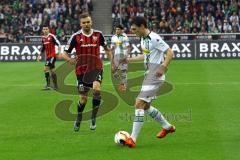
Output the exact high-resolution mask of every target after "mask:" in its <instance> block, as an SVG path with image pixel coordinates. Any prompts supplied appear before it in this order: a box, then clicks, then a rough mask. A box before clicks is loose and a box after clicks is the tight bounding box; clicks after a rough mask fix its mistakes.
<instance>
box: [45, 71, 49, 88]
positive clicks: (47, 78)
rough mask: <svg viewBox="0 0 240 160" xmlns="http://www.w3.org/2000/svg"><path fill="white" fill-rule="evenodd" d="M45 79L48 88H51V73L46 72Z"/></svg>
mask: <svg viewBox="0 0 240 160" xmlns="http://www.w3.org/2000/svg"><path fill="white" fill-rule="evenodd" d="M45 78H46V82H47V86H48V87H49V86H50V74H49V72H45Z"/></svg>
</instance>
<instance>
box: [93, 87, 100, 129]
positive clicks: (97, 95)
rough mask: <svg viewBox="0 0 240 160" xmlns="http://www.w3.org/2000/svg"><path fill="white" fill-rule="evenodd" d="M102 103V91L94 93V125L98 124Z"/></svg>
mask: <svg viewBox="0 0 240 160" xmlns="http://www.w3.org/2000/svg"><path fill="white" fill-rule="evenodd" d="M100 103H101V94H100V91H93V100H92V106H93V110H92V125H93V126H94V125H95V124H96V116H97V112H98V109H99V106H100Z"/></svg>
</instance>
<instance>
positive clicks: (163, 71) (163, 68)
mask: <svg viewBox="0 0 240 160" xmlns="http://www.w3.org/2000/svg"><path fill="white" fill-rule="evenodd" d="M166 71H167V67H165V66H164V65H161V66H160V67H159V69H158V70H157V72H156V77H157V78H160V77H161V76H162V75H163V74H164V73H165V72H166Z"/></svg>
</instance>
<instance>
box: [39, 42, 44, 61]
mask: <svg viewBox="0 0 240 160" xmlns="http://www.w3.org/2000/svg"><path fill="white" fill-rule="evenodd" d="M41 54H45V46H44V44H43V41H42V49H41V52H40V53H39V54H38V56H37V61H38V62H39V61H40V60H41Z"/></svg>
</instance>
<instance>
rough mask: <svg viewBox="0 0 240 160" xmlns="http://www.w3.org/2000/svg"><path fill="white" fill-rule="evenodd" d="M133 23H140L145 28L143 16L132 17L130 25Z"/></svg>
mask: <svg viewBox="0 0 240 160" xmlns="http://www.w3.org/2000/svg"><path fill="white" fill-rule="evenodd" d="M133 24H134V25H136V26H138V27H141V25H143V26H144V27H145V28H147V20H146V19H145V18H144V17H140V16H136V17H133V18H132V23H131V25H133Z"/></svg>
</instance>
